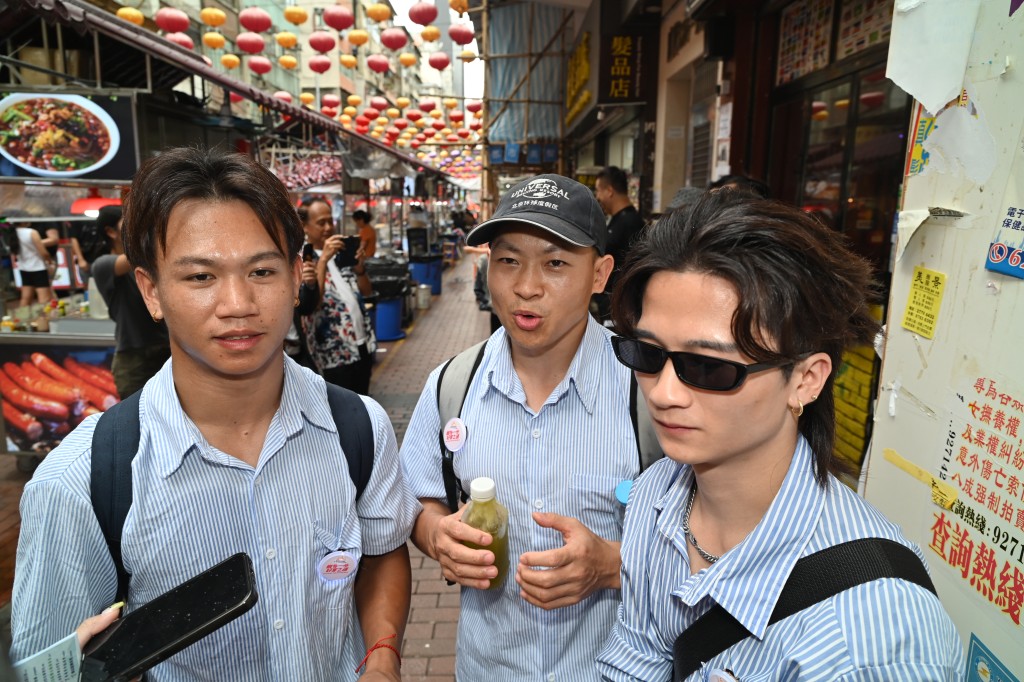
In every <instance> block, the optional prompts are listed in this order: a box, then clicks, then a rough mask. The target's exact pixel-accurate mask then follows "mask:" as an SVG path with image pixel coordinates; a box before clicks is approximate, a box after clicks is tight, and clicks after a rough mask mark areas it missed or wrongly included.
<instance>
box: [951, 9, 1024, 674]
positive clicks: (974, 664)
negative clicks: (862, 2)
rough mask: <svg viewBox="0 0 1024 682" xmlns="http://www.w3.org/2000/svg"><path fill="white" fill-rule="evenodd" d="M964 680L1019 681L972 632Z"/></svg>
mask: <svg viewBox="0 0 1024 682" xmlns="http://www.w3.org/2000/svg"><path fill="white" fill-rule="evenodd" d="M1021 1H1024V0H1021ZM965 680H966V682H1020V679H1018V678H1017V677H1015V676H1014V675H1013V674H1012V673H1011V672H1010V671H1009V669H1007V667H1006V666H1005V665H1003V663H1002V662H1001V661H1000V660H999V659H998V658H996V657H995V654H993V653H992V652H991V651H989V649H988V647H987V646H985V645H984V644H982V643H981V640H980V639H978V636H977V635H976V634H974V633H973V632H972V633H971V645H970V647H969V648H968V649H967V675H966V676H965Z"/></svg>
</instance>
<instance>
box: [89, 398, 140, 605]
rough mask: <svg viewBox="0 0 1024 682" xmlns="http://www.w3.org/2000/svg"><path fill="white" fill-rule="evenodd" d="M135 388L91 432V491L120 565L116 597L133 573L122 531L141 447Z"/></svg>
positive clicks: (125, 590) (125, 589)
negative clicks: (134, 463) (126, 559)
mask: <svg viewBox="0 0 1024 682" xmlns="http://www.w3.org/2000/svg"><path fill="white" fill-rule="evenodd" d="M141 395H142V391H136V392H135V393H133V394H132V395H130V396H128V397H127V398H125V399H124V400H122V401H121V402H119V403H118V404H116V405H114V406H113V407H111V408H110V409H109V410H107V411H106V412H104V413H103V415H102V416H101V417H100V418H99V421H97V422H96V429H95V430H94V431H93V432H92V469H91V472H90V479H89V492H90V495H91V497H92V508H93V512H94V513H95V514H96V520H97V521H99V524H100V530H102V531H103V538H104V539H105V540H106V541H107V548H108V549H109V550H110V556H111V558H112V559H113V560H114V568H116V569H117V595H116V597H117V599H119V600H120V599H125V598H126V597H127V596H128V580H129V578H130V577H131V576H129V575H128V572H127V571H126V570H125V568H124V559H123V558H122V556H121V532H122V530H123V529H124V521H125V518H127V516H128V509H129V508H130V507H131V506H132V460H133V459H135V455H136V454H137V453H138V451H139V439H140V429H139V397H140V396H141Z"/></svg>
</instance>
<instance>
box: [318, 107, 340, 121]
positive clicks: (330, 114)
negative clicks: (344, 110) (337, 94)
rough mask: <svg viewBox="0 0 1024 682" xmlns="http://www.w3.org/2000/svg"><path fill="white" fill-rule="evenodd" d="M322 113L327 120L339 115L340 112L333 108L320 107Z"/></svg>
mask: <svg viewBox="0 0 1024 682" xmlns="http://www.w3.org/2000/svg"><path fill="white" fill-rule="evenodd" d="M320 113H321V114H323V115H324V116H326V117H327V118H334V117H335V116H337V115H338V110H337V109H335V108H333V107H320Z"/></svg>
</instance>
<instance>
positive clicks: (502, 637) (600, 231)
mask: <svg viewBox="0 0 1024 682" xmlns="http://www.w3.org/2000/svg"><path fill="white" fill-rule="evenodd" d="M606 239H607V230H606V226H605V222H604V217H603V215H602V213H601V207H600V206H599V205H598V203H597V201H596V200H595V199H594V197H593V195H592V194H591V192H590V191H589V190H588V189H587V188H586V187H584V186H583V185H581V184H579V183H578V182H575V181H573V180H570V179H568V178H564V177H561V176H558V175H542V176H539V177H536V178H532V179H530V180H527V181H524V182H521V183H519V184H517V185H515V186H514V187H512V188H511V189H510V190H509V191H508V193H507V194H506V195H505V196H504V197H503V198H502V200H501V202H500V204H499V205H498V208H497V211H496V212H495V214H494V216H493V217H492V218H491V219H490V220H488V221H486V222H484V223H481V224H480V225H479V226H478V227H477V228H476V229H474V230H473V231H472V232H470V234H469V236H468V239H467V241H468V243H469V244H470V245H479V244H482V243H484V242H489V243H490V266H489V272H488V284H489V287H490V292H491V301H492V306H493V309H494V312H495V314H496V315H497V316H498V317H499V318H500V319H501V322H502V325H503V327H502V328H500V329H498V330H497V331H496V332H495V333H494V334H493V335H492V336H491V337H490V339H489V340H488V342H487V345H486V349H485V351H484V354H483V357H482V360H481V362H480V366H479V368H478V369H477V371H476V373H475V375H474V377H473V379H472V381H471V383H470V385H469V389H468V392H467V394H466V398H465V403H464V405H463V408H462V412H461V416H460V419H461V423H459V424H456V425H454V427H455V430H456V431H457V432H459V433H460V434H461V436H462V439H461V440H462V444H461V447H457V446H453V447H454V448H455V449H456V450H457V451H455V452H454V468H455V473H456V476H457V477H458V479H459V481H460V482H461V484H462V487H463V489H465V490H468V489H469V486H470V482H471V481H472V480H473V479H474V478H476V477H478V476H488V477H490V478H492V479H494V480H495V481H496V483H497V497H498V500H499V501H500V502H501V503H502V504H503V505H504V506H505V507H507V508H508V510H509V553H508V554H509V558H510V562H511V566H510V569H511V570H510V572H509V577H508V579H507V580H506V581H505V583H504V584H503V585H501V586H500V588H498V589H493V590H486V589H485V588H487V587H488V586H489V584H490V579H491V578H493V577H494V576H496V575H497V572H498V571H497V568H496V567H495V566H494V560H495V559H494V553H493V552H491V551H489V550H487V549H482V550H480V549H470V548H468V547H465V546H464V545H463V543H464V542H473V543H476V544H478V545H483V546H486V545H489V544H490V543H491V537H490V535H488V534H487V533H483V532H481V531H478V530H475V529H473V528H471V527H469V526H468V525H466V524H463V523H462V522H461V520H460V519H461V514H462V510H460V511H459V513H456V514H452V513H451V512H450V511H449V509H448V507H447V505H446V504H445V502H444V500H445V488H444V483H443V478H442V474H441V453H440V449H439V443H438V440H439V433H440V431H441V427H442V426H445V425H444V424H442V423H441V421H440V417H439V413H438V400H437V382H438V375H439V372H440V368H438V370H435V371H434V372H433V373H432V374H431V375H430V377H429V378H428V380H427V385H426V386H425V387H424V389H423V393H422V395H421V396H420V400H419V403H418V405H417V406H416V410H415V412H414V413H413V416H412V420H411V422H410V424H409V429H408V431H407V433H406V436H405V440H404V442H403V443H402V449H401V455H400V456H401V460H402V466H403V468H404V469H405V472H406V478H407V480H408V481H409V484H410V486H411V487H412V489H413V492H414V494H415V495H416V496H417V497H419V498H420V501H421V503H422V505H423V512H422V513H421V514H420V516H419V518H418V519H417V521H416V525H415V528H414V530H413V540H414V542H415V543H416V545H417V546H418V547H419V548H420V549H422V550H423V551H424V552H426V553H427V554H428V555H430V556H431V557H433V558H434V559H436V560H437V561H439V562H440V564H441V568H442V572H443V575H444V577H445V578H446V579H448V580H451V581H454V582H457V583H459V584H460V585H462V586H463V589H462V602H461V614H460V618H459V632H458V650H457V655H456V659H457V660H456V664H457V669H456V673H457V677H458V679H460V680H494V681H496V682H520V681H521V680H539V679H557V680H560V681H563V682H564V681H572V680H596V679H598V675H597V671H596V669H595V667H594V658H595V656H596V655H597V652H598V649H599V648H600V646H601V644H602V643H603V642H604V639H605V637H606V636H607V634H608V631H609V629H610V628H611V626H612V623H613V622H614V618H615V609H616V608H617V606H618V603H619V565H620V559H619V539H620V537H621V532H622V519H623V508H622V505H621V504H620V503H619V502H618V501H617V500H616V498H615V488H616V486H617V485H618V484H619V483H621V482H622V481H623V480H627V479H628V480H632V479H634V478H636V476H637V474H638V472H639V466H640V465H639V457H638V454H637V446H636V440H635V437H634V434H633V427H632V423H631V420H630V411H629V386H630V378H629V372H628V371H627V370H626V368H625V367H622V366H621V365H619V364H618V363H617V362H616V360H615V356H614V353H613V351H612V347H611V341H610V333H609V332H608V331H607V330H605V329H604V328H603V327H602V326H601V325H600V324H599V323H598V322H596V321H595V320H593V319H592V318H591V317H590V315H589V314H588V312H587V307H588V303H589V301H590V297H591V295H592V294H594V293H597V292H600V291H603V290H604V286H605V282H606V280H607V279H608V275H609V273H610V272H611V269H612V258H611V257H610V256H608V255H605V245H606ZM453 421H454V420H453ZM448 430H449V429H446V432H447V431H448Z"/></svg>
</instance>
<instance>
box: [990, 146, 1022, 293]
mask: <svg viewBox="0 0 1024 682" xmlns="http://www.w3.org/2000/svg"><path fill="white" fill-rule="evenodd" d="M1022 144H1024V138H1022V139H1021V140H1019V141H1018V142H1017V154H1016V156H1015V157H1014V159H1013V168H1012V169H1011V170H1010V178H1011V180H1010V182H1009V183H1007V189H1006V193H1005V194H1004V195H1003V202H1002V205H1001V206H1000V210H999V213H998V214H997V218H996V220H997V221H998V222H997V224H996V225H995V236H993V237H992V242H991V243H990V244H989V247H988V255H987V256H986V258H985V269H986V270H992V271H993V272H998V273H1001V274H1003V275H1009V276H1010V277H1017V278H1019V279H1024V190H1022V189H1021V178H1022V177H1024V175H1021V173H1024V148H1022V147H1021V145H1022Z"/></svg>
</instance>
